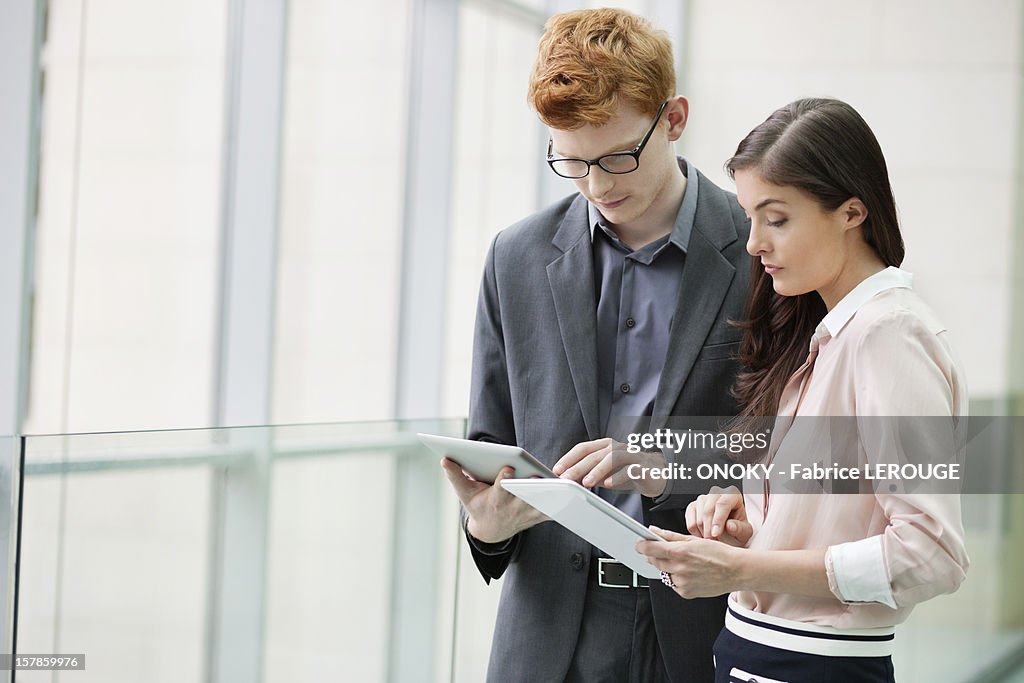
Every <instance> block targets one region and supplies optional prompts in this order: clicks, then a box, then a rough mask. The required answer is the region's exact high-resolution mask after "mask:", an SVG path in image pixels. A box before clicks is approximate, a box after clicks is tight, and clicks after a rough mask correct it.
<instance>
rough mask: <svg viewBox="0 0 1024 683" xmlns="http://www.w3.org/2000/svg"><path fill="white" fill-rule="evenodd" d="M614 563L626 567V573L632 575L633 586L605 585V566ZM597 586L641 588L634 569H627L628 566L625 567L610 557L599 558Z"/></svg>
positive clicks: (626, 584) (621, 584) (620, 584)
mask: <svg viewBox="0 0 1024 683" xmlns="http://www.w3.org/2000/svg"><path fill="white" fill-rule="evenodd" d="M612 562H614V563H615V564H618V565H621V566H623V567H625V569H626V571H628V572H629V573H630V574H631V575H632V577H633V583H632V585H630V584H628V583H625V584H623V583H605V580H604V566H605V565H606V564H609V563H612ZM597 585H598V586H601V587H602V588H638V587H639V586H640V583H639V581H638V580H637V573H636V572H635V571H633V570H632V569H630V568H629V567H626V565H624V564H622V563H621V562H619V561H618V560H615V559H612V558H610V557H599V558H597Z"/></svg>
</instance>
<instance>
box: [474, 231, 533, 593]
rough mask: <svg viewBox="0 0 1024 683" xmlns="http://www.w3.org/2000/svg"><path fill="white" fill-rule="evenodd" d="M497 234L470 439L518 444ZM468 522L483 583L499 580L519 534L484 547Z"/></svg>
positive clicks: (483, 308) (479, 333) (483, 301)
mask: <svg viewBox="0 0 1024 683" xmlns="http://www.w3.org/2000/svg"><path fill="white" fill-rule="evenodd" d="M500 237H501V234H500V233H499V234H498V235H497V236H496V237H495V238H494V240H493V241H492V242H491V246H490V249H488V251H487V259H486V262H485V265H484V275H483V281H482V282H481V284H480V296H479V300H478V302H477V309H476V327H475V330H474V333H473V371H472V380H471V384H470V394H469V425H468V430H467V431H468V433H467V438H470V439H474V440H477V441H491V442H494V443H503V444H510V445H514V444H516V431H515V423H514V421H513V417H512V396H511V391H510V389H509V379H508V365H507V361H506V357H505V340H504V335H503V333H502V327H501V304H500V300H499V292H498V283H497V273H496V265H495V261H496V256H495V252H496V251H497V244H498V240H499V238H500ZM466 523H467V517H466V512H465V510H463V511H462V528H463V531H464V532H465V534H466V540H467V541H468V542H469V548H470V551H471V553H472V556H473V561H474V562H475V563H476V566H477V569H479V570H480V573H481V575H483V577H484V581H486V582H487V583H490V581H491V579H497V578H500V577H501V575H502V574H503V573H504V572H505V569H506V568H507V567H508V564H509V562H510V561H511V560H512V556H513V554H514V553H515V551H516V548H518V546H519V541H520V537H519V535H518V534H517V535H516V536H513V537H512V538H510V539H508V540H507V541H504V542H503V543H483V542H482V541H478V540H477V539H475V538H473V537H472V536H471V535H470V534H469V532H468V531H466Z"/></svg>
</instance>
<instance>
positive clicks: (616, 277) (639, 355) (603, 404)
mask: <svg viewBox="0 0 1024 683" xmlns="http://www.w3.org/2000/svg"><path fill="white" fill-rule="evenodd" d="M679 167H680V169H682V171H683V174H684V175H685V176H686V177H687V183H686V191H685V193H684V194H683V201H682V204H680V206H679V212H678V213H677V214H676V220H675V224H674V225H673V227H672V232H671V233H669V234H668V235H665V236H664V237H662V238H661V239H658V240H655V241H654V242H651V243H650V244H648V245H645V246H643V247H641V248H640V249H636V250H633V249H630V248H629V247H628V246H626V245H625V244H623V243H622V241H621V240H620V239H619V238H618V235H616V234H615V232H614V231H613V230H612V229H611V228H610V227H609V226H608V225H607V223H606V221H605V220H604V217H603V216H602V215H601V213H600V212H599V211H598V210H597V208H596V207H595V206H594V205H593V204H591V205H590V225H591V240H592V244H593V251H594V284H595V287H596V292H595V294H596V296H595V299H596V301H597V373H598V374H597V387H598V402H599V409H600V419H601V426H602V431H603V433H604V434H606V435H607V436H610V437H612V438H613V439H615V440H617V441H623V442H624V441H625V440H626V436H627V434H629V433H630V432H632V431H636V430H637V429H638V428H640V426H641V425H642V418H645V417H650V416H651V415H652V412H653V410H654V398H655V396H656V395H657V392H658V383H659V382H660V380H661V370H662V367H664V365H665V355H666V353H667V351H668V341H669V329H670V327H671V325H672V316H673V314H674V313H675V311H676V303H677V301H678V298H679V284H680V281H681V280H682V276H683V265H684V263H685V261H686V249H687V246H688V244H689V241H690V233H691V232H692V230H693V219H694V215H695V214H696V211H697V191H698V182H697V174H696V173H692V172H691V170H690V165H689V162H687V161H686V160H685V159H683V158H682V157H680V158H679ZM597 492H598V493H599V494H600V495H601V497H602V498H604V499H605V500H608V501H610V502H611V503H612V504H614V505H615V506H616V507H618V508H619V509H621V510H623V511H625V512H626V513H627V514H629V515H630V516H631V517H633V518H634V519H636V520H638V521H640V522H643V514H642V509H641V502H640V495H639V494H637V493H630V492H623V491H611V490H607V489H604V488H598V489H597Z"/></svg>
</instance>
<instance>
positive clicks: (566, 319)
mask: <svg viewBox="0 0 1024 683" xmlns="http://www.w3.org/2000/svg"><path fill="white" fill-rule="evenodd" d="M588 221H589V218H588V215H587V200H586V199H584V198H583V197H582V196H578V197H577V198H576V201H574V202H573V203H572V204H571V205H570V207H569V210H568V211H567V212H566V214H565V218H563V220H562V224H561V225H560V226H559V229H558V232H556V233H555V237H554V239H553V240H552V243H553V244H554V245H555V246H556V247H558V248H559V249H561V250H562V252H563V253H562V255H561V256H559V257H558V258H557V259H555V260H554V261H552V262H551V263H549V264H548V266H547V274H548V283H549V284H550V286H551V295H552V297H553V299H554V302H555V313H556V314H557V316H558V329H559V331H560V332H561V335H562V345H563V346H564V347H565V356H566V358H567V359H568V361H569V373H570V374H571V375H572V382H573V387H574V388H575V390H576V398H577V400H578V401H579V404H580V409H581V411H582V412H583V422H584V424H585V425H586V428H587V433H588V434H589V436H590V438H591V439H596V438H599V437H600V434H598V430H599V428H600V425H599V424H598V403H597V304H596V303H595V300H594V257H593V250H592V247H591V240H590V227H589V225H588Z"/></svg>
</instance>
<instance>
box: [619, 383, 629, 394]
mask: <svg viewBox="0 0 1024 683" xmlns="http://www.w3.org/2000/svg"><path fill="white" fill-rule="evenodd" d="M619 391H621V392H622V393H624V394H628V393H629V385H628V384H626V383H625V382H623V383H622V385H621V386H620V387H619Z"/></svg>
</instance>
